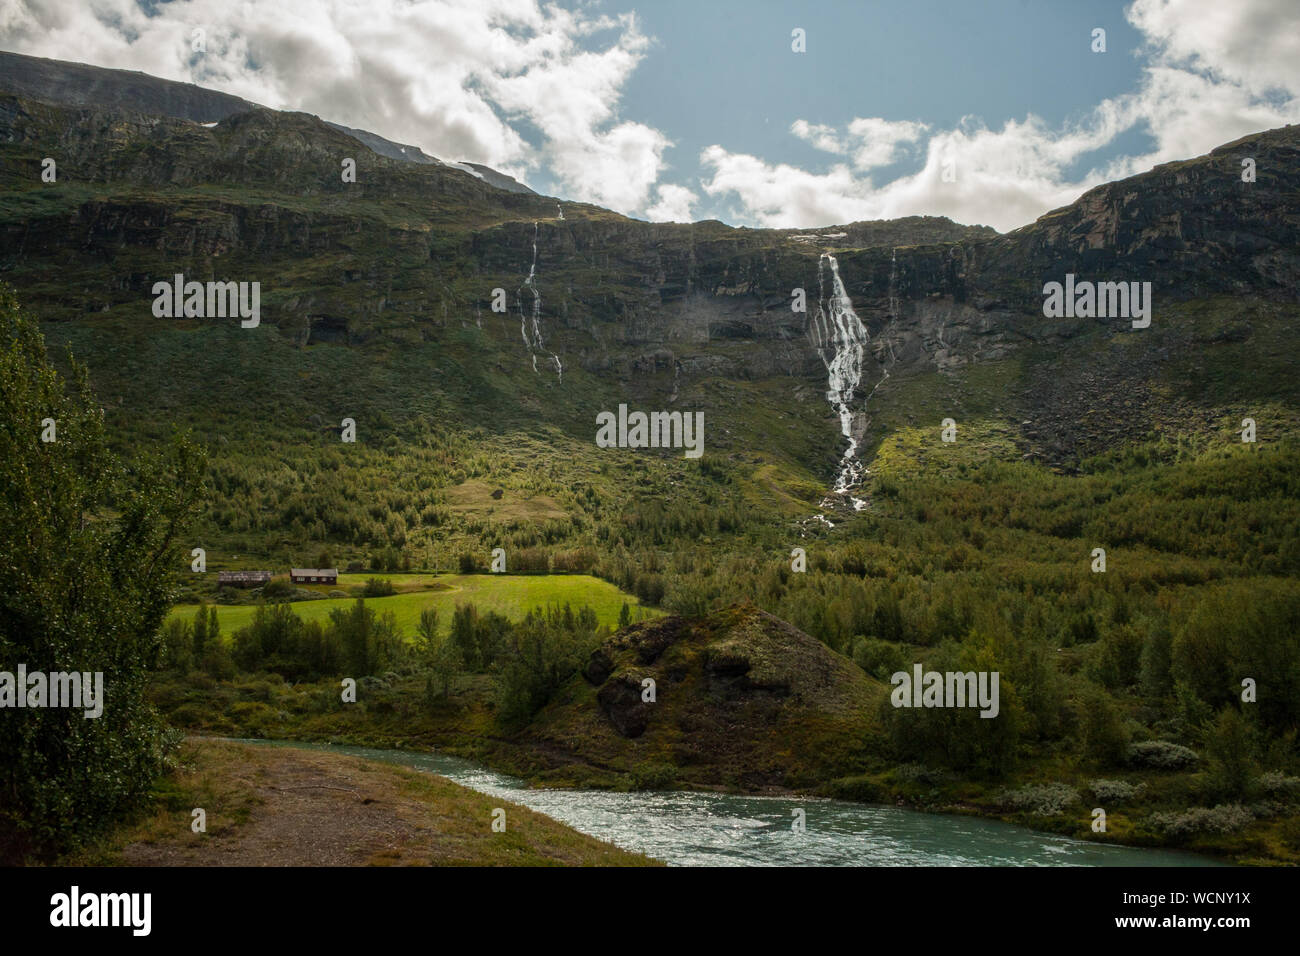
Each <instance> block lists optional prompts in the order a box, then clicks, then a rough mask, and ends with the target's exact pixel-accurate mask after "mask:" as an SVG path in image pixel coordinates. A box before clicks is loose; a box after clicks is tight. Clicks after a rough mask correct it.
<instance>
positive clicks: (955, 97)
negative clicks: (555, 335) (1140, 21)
mask: <svg viewBox="0 0 1300 956" xmlns="http://www.w3.org/2000/svg"><path fill="white" fill-rule="evenodd" d="M1125 6H1126V4H1125V3H1124V2H1121V0H1105V2H1097V3H1089V4H1083V3H1064V2H1027V0H996V2H988V3H983V4H974V3H953V2H943V0H910V2H905V3H882V2H861V0H859V2H853V0H828V2H820V3H817V4H815V5H808V4H800V3H772V2H751V3H743V4H736V3H714V4H709V3H703V2H700V0H659V2H655V3H648V4H637V3H633V2H605V3H601V4H599V6H598V8H599V9H601V10H604V11H608V12H610V13H635V14H636V16H637V18H638V20H639V22H640V25H641V29H642V30H643V32H644V33H645V34H646V35H647V36H648V37H650V38H651V41H652V42H651V43H650V45H649V47H648V49H647V51H646V53H645V56H644V59H643V60H642V61H641V63H640V65H639V66H638V67H637V69H636V71H635V72H634V73H633V74H632V75H631V77H630V79H629V80H628V83H627V86H626V88H625V91H624V94H623V98H622V106H621V110H620V113H621V115H623V116H625V117H628V118H633V119H636V120H640V121H642V122H644V123H647V124H648V125H650V126H653V127H655V128H657V129H660V130H663V131H664V132H665V133H666V134H667V135H668V137H669V138H670V139H671V140H672V141H673V144H674V145H673V146H672V147H671V148H670V149H669V150H667V151H666V153H665V158H666V160H667V162H668V163H669V165H670V169H671V171H672V172H673V173H674V174H676V176H677V178H679V179H681V180H688V181H689V180H695V179H698V178H699V176H700V175H701V173H702V170H701V167H700V164H699V154H700V152H701V150H703V149H704V148H705V147H706V146H709V145H710V144H713V143H722V144H725V145H726V146H727V147H728V148H730V149H732V150H736V151H741V152H747V153H753V154H755V155H759V156H763V157H764V158H766V159H767V160H769V161H771V162H777V163H792V164H795V165H798V166H801V167H803V168H806V169H810V170H816V171H824V170H825V169H826V168H828V167H829V166H830V165H832V163H833V161H834V157H831V156H828V155H827V154H826V153H824V152H821V151H819V150H817V149H814V148H813V147H812V146H810V145H809V144H808V143H806V142H805V141H803V140H801V139H799V138H798V137H796V136H794V135H792V134H791V132H790V126H791V124H792V123H793V122H795V121H796V120H798V119H805V120H808V121H809V122H812V123H819V124H824V125H829V126H835V127H839V126H843V125H846V124H847V123H848V122H849V121H850V120H852V119H853V118H854V117H857V116H872V117H882V118H884V119H887V120H913V121H915V120H921V121H924V122H927V123H930V124H932V125H935V126H940V127H955V126H957V125H958V124H959V123H960V122H961V121H962V120H963V118H966V117H973V118H975V119H977V120H981V121H983V122H984V123H985V124H988V125H1001V123H1002V122H1003V121H1005V120H1007V119H1021V118H1023V117H1024V116H1026V115H1027V114H1029V113H1033V114H1036V115H1038V116H1040V117H1042V118H1044V119H1045V120H1047V121H1048V122H1049V123H1051V124H1053V125H1060V124H1062V123H1064V122H1065V121H1067V120H1069V119H1072V118H1077V117H1079V116H1081V115H1084V114H1086V113H1087V111H1089V110H1091V109H1092V107H1093V106H1095V105H1096V104H1097V103H1098V102H1100V101H1101V100H1103V99H1105V98H1106V97H1111V96H1118V95H1121V94H1123V93H1125V92H1127V91H1129V90H1131V89H1133V88H1134V87H1135V86H1136V84H1137V83H1138V81H1139V78H1140V74H1141V70H1140V67H1139V60H1138V58H1137V57H1136V56H1135V55H1134V51H1136V50H1137V49H1138V48H1139V47H1140V46H1141V45H1142V42H1143V37H1142V35H1141V34H1140V33H1139V32H1138V31H1137V30H1135V29H1134V28H1133V27H1132V26H1131V25H1130V24H1129V23H1128V22H1127V21H1126V20H1125V18H1124V7H1125ZM795 27H801V28H803V29H804V30H805V33H806V45H807V52H806V53H803V54H796V53H794V52H792V50H791V30H792V29H794V28H795ZM1095 27H1102V28H1104V29H1106V31H1107V37H1106V39H1107V52H1106V53H1105V54H1097V53H1093V52H1092V51H1091V45H1092V30H1093V29H1094V28H1095ZM592 39H601V37H593V38H592ZM594 45H595V44H593V46H594ZM1149 141H1150V137H1149V136H1148V135H1147V134H1146V133H1145V131H1141V130H1135V131H1131V132H1129V133H1128V134H1126V135H1124V136H1121V137H1117V138H1116V140H1114V141H1113V142H1112V143H1110V144H1108V145H1107V147H1105V148H1103V149H1101V150H1098V151H1097V152H1096V153H1095V154H1090V155H1088V156H1087V157H1085V158H1081V159H1080V160H1079V161H1078V162H1077V163H1074V164H1071V166H1070V167H1069V168H1068V171H1069V172H1084V171H1086V170H1085V169H1082V168H1081V167H1084V166H1085V165H1086V162H1091V163H1097V162H1105V161H1108V160H1110V159H1113V158H1115V157H1116V156H1119V155H1121V154H1123V153H1124V152H1125V151H1130V152H1134V151H1139V150H1145V149H1146V148H1148V147H1149V145H1150V143H1149ZM1085 160H1086V161H1085ZM918 165H919V163H918V161H917V158H916V157H915V156H911V157H908V158H905V159H900V160H899V161H898V162H897V163H894V164H889V165H886V166H884V167H881V168H879V170H878V175H879V176H880V177H882V178H888V177H890V176H891V175H896V174H898V173H901V172H903V171H907V170H912V169H915V168H916V167H917V166H918ZM533 178H534V180H535V181H536V185H537V186H538V188H541V189H544V190H545V191H548V192H554V191H558V190H559V187H560V184H558V183H555V182H554V181H553V180H552V179H551V177H549V176H547V175H546V174H545V172H544V171H543V172H542V174H541V175H539V176H535V177H533ZM735 206H736V203H735V202H725V201H720V202H713V203H706V204H704V205H702V206H701V207H700V208H699V209H698V210H697V212H698V213H699V214H700V218H720V219H723V220H726V221H732V222H734V221H737V220H738V219H742V218H743V215H742V214H741V213H740V211H739V210H737V209H736V208H735Z"/></svg>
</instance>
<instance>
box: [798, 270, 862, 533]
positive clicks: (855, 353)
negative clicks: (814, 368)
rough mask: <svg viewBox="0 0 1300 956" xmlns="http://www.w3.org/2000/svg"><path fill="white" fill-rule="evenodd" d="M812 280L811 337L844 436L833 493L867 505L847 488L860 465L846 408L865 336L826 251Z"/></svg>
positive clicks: (858, 478)
mask: <svg viewBox="0 0 1300 956" xmlns="http://www.w3.org/2000/svg"><path fill="white" fill-rule="evenodd" d="M827 268H829V270H830V279H831V290H830V295H827V294H826V270H827ZM817 283H818V288H819V298H818V301H817V313H816V315H815V316H814V317H813V322H812V333H813V341H814V345H815V346H816V348H817V352H818V354H819V355H821V358H822V362H823V363H824V364H825V366H826V372H827V390H826V399H827V401H829V402H830V403H831V405H832V406H834V408H835V410H836V411H837V412H839V416H840V430H841V431H842V432H843V433H844V437H845V438H846V439H847V440H848V448H847V449H845V452H844V457H843V458H841V459H840V471H839V474H838V475H837V476H836V479H835V488H834V491H835V494H838V495H843V496H845V497H847V498H848V500H849V501H850V502H851V503H852V505H853V508H854V510H861V509H862V508H865V507H866V505H867V503H866V502H865V501H863V500H862V499H860V498H856V497H854V496H853V494H852V492H853V491H854V489H856V488H857V487H858V486H859V485H860V484H862V478H863V476H864V475H865V473H866V468H865V467H864V466H863V464H862V462H861V461H859V460H858V442H857V439H855V438H854V437H853V409H852V408H851V407H850V406H851V403H852V402H853V396H854V393H855V392H856V391H857V388H858V385H859V384H860V383H861V381H862V359H863V357H864V356H865V355H866V351H867V346H868V345H869V344H870V342H871V336H870V334H868V332H867V327H866V326H865V325H864V324H863V323H862V320H861V319H860V318H858V314H857V313H856V312H854V311H853V303H852V301H851V300H850V299H849V294H848V292H847V291H846V290H845V288H844V283H843V281H841V279H840V265H839V262H838V261H836V259H835V257H834V256H833V255H831V254H830V253H829V252H824V253H822V256H821V258H820V259H819V260H818V261H817ZM873 391H874V389H873ZM831 503H832V501H831V499H829V498H828V499H826V500H824V501H822V507H827V506H829V505H830V504H831ZM822 520H825V519H822ZM827 523H828V524H829V522H827Z"/></svg>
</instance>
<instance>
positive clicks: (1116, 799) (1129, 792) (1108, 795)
mask: <svg viewBox="0 0 1300 956" xmlns="http://www.w3.org/2000/svg"><path fill="white" fill-rule="evenodd" d="M1146 788H1147V785H1146V784H1145V783H1138V784H1132V783H1129V782H1128V781H1127V780H1090V781H1089V782H1088V789H1089V790H1091V791H1092V793H1093V796H1095V797H1096V798H1097V799H1098V800H1101V801H1102V802H1103V803H1123V802H1126V801H1128V800H1135V799H1137V797H1138V796H1139V795H1140V794H1141V793H1142V791H1144V790H1146Z"/></svg>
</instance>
